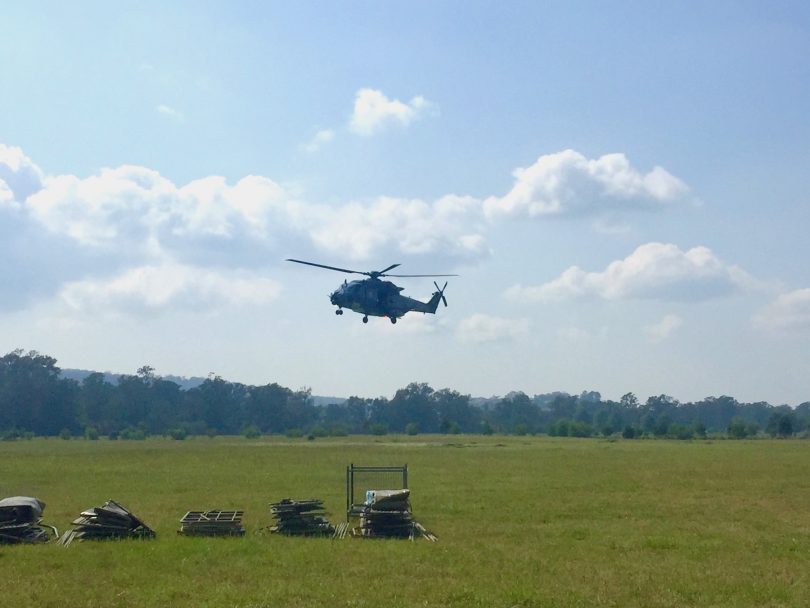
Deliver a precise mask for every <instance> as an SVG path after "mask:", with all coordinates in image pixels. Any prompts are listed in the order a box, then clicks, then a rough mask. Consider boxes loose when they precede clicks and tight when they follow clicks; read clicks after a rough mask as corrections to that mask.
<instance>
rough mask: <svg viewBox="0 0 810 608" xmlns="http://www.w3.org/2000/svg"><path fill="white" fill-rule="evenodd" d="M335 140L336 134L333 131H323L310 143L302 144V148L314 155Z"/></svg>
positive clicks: (316, 134)
mask: <svg viewBox="0 0 810 608" xmlns="http://www.w3.org/2000/svg"><path fill="white" fill-rule="evenodd" d="M333 139H335V132H334V131H333V130H332V129H322V130H320V131H318V132H317V133H315V135H313V136H312V139H310V140H309V141H308V142H306V143H305V144H301V146H300V148H301V150H303V151H304V152H307V153H309V154H314V153H315V152H317V151H318V150H320V149H321V148H322V147H324V146H325V145H326V144H328V143H329V142H331V141H332V140H333Z"/></svg>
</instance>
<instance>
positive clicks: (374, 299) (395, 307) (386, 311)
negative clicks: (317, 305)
mask: <svg viewBox="0 0 810 608" xmlns="http://www.w3.org/2000/svg"><path fill="white" fill-rule="evenodd" d="M286 261H287V262H295V263H296V264H306V265H307V266H316V267H318V268H326V269H327V270H336V271H338V272H345V273H348V274H363V275H366V276H367V277H368V278H367V279H361V280H357V281H351V282H348V281H343V285H341V286H340V287H338V288H337V289H336V290H335V291H333V292H332V293H331V294H329V301H330V302H332V304H334V305H335V306H337V310H336V311H335V314H336V315H342V314H343V309H344V308H348V309H349V310H353V311H354V312H359V313H360V314H362V315H363V323H368V317H369V315H372V316H375V317H388V318H389V319H390V320H391V323H396V322H397V319H399V318H400V317H402V316H403V315H404V314H405V313H406V312H412V311H413V312H421V313H430V314H435V313H436V308H437V307H438V306H439V301H440V300H441V301H442V302H443V303H444V305H445V306H447V299H446V298H445V297H444V290H445V288H446V287H447V282H445V283H444V287H439V284H438V283H436V281H433V284H434V285H435V286H436V291H434V292H433V295H432V296H431V298H430V300H428V301H427V302H420V301H419V300H414V299H413V298H409V297H407V296H403V295H402V294H401V293H400V292H401V291H402V290H403V289H404V287H398V286H397V285H394V284H393V283H392V282H391V281H381V280H380V277H456V276H458V275H456V274H388V271H389V270H393V269H394V268H396V267H397V266H399V264H391V265H390V266H389V267H388V268H384V269H383V270H371V271H369V272H363V271H360V270H349V269H347V268H338V267H336V266H327V265H325V264H316V263H315V262H305V261H303V260H293V259H290V258H287V260H286Z"/></svg>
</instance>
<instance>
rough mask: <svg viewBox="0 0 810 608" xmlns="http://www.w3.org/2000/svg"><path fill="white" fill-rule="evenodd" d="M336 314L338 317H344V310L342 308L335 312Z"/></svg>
mask: <svg viewBox="0 0 810 608" xmlns="http://www.w3.org/2000/svg"><path fill="white" fill-rule="evenodd" d="M335 314H336V315H342V314H343V309H342V308H338V309H337V310H336V311H335Z"/></svg>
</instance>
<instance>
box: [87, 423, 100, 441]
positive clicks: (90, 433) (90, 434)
mask: <svg viewBox="0 0 810 608" xmlns="http://www.w3.org/2000/svg"><path fill="white" fill-rule="evenodd" d="M84 438H85V439H89V440H90V441H98V429H97V428H96V427H94V426H88V427H87V428H86V429H84Z"/></svg>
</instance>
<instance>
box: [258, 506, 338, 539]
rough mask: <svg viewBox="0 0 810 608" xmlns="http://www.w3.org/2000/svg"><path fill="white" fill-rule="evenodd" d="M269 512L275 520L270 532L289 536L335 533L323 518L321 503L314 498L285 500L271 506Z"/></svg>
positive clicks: (332, 527) (323, 512)
mask: <svg viewBox="0 0 810 608" xmlns="http://www.w3.org/2000/svg"><path fill="white" fill-rule="evenodd" d="M270 512H271V513H272V514H273V519H275V520H276V524H275V525H274V526H273V527H271V528H270V532H275V533H278V534H289V535H291V536H328V535H332V534H334V533H335V528H334V526H333V525H332V524H330V523H329V520H327V519H326V517H324V516H325V514H326V513H325V511H324V509H323V502H322V501H320V500H318V499H316V498H311V499H309V500H293V499H292V498H285V499H284V500H282V501H281V502H276V503H273V504H271V505H270Z"/></svg>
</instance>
